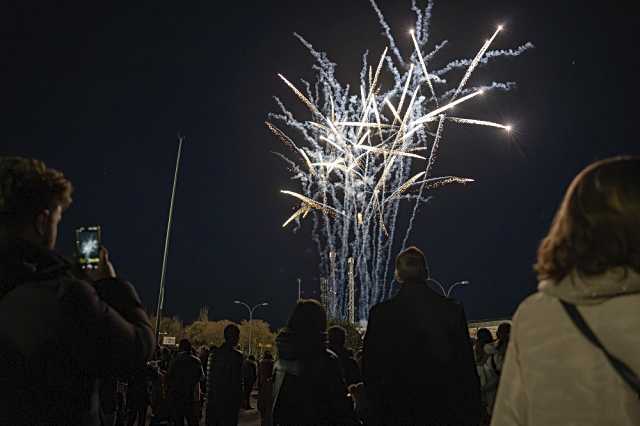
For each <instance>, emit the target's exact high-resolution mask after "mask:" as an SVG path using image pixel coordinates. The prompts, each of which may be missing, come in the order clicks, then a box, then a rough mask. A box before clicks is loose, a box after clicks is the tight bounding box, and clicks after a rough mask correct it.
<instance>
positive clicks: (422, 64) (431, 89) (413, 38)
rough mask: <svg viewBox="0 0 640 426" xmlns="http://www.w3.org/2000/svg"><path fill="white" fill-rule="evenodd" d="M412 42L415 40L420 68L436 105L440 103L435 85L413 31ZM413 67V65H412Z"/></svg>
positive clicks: (414, 45)
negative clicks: (434, 88)
mask: <svg viewBox="0 0 640 426" xmlns="http://www.w3.org/2000/svg"><path fill="white" fill-rule="evenodd" d="M411 40H413V47H415V49H416V53H417V54H418V59H420V66H421V67H422V73H423V74H424V78H425V79H426V80H427V85H428V86H429V90H430V91H431V96H432V97H433V99H435V100H436V105H437V102H438V98H437V97H436V92H435V91H434V90H433V84H431V79H430V78H429V73H428V72H427V66H426V65H425V63H424V58H423V57H422V52H420V46H419V45H418V40H416V36H415V34H414V33H413V31H411ZM412 66H413V65H412Z"/></svg>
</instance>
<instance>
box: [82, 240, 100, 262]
mask: <svg viewBox="0 0 640 426" xmlns="http://www.w3.org/2000/svg"><path fill="white" fill-rule="evenodd" d="M97 248H98V240H96V239H93V238H92V239H90V240H86V241H83V242H82V245H81V246H80V252H81V253H82V255H83V256H84V257H85V258H88V257H89V256H90V255H91V253H93V252H94V251H95V250H96V249H97Z"/></svg>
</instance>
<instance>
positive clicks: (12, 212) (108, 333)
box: [0, 157, 155, 426]
mask: <svg viewBox="0 0 640 426" xmlns="http://www.w3.org/2000/svg"><path fill="white" fill-rule="evenodd" d="M71 192H72V186H71V183H70V182H69V181H68V180H67V179H66V178H65V177H64V176H63V174H62V173H60V172H58V171H56V170H53V169H49V168H47V167H46V166H45V165H44V163H42V162H41V161H37V160H30V159H25V158H18V157H0V394H1V396H0V424H2V425H12V426H19V425H54V424H55V425H81V426H82V425H90V426H98V425H100V418H99V416H100V404H99V385H100V378H109V377H113V376H124V375H128V374H130V373H131V372H132V371H134V370H135V369H136V368H138V367H140V366H143V365H144V364H145V362H146V361H147V360H148V359H149V357H150V356H151V354H152V352H153V348H154V346H155V343H154V338H153V332H152V330H151V324H150V323H149V318H148V317H147V315H146V314H145V312H144V310H143V308H142V305H141V303H140V299H139V298H138V295H137V294H136V291H135V289H134V288H133V286H131V284H129V283H127V282H125V281H122V280H120V279H118V278H116V275H115V270H114V268H113V266H112V265H111V263H110V262H109V259H108V257H107V253H106V250H104V249H103V250H102V251H101V255H100V264H99V265H98V267H97V268H96V269H94V270H91V271H84V272H83V273H78V272H76V271H75V270H74V268H73V265H72V264H71V263H70V262H69V261H67V260H66V259H64V258H63V257H61V256H60V255H59V254H57V253H56V252H54V247H55V244H56V239H57V234H58V224H59V222H60V219H61V217H62V212H63V211H64V210H65V208H66V207H68V206H69V205H70V204H71ZM81 276H82V278H79V277H81Z"/></svg>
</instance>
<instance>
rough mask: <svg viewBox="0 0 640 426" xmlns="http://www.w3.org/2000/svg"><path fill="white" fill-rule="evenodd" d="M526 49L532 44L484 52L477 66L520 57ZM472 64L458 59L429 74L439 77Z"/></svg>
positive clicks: (530, 47) (469, 61)
mask: <svg viewBox="0 0 640 426" xmlns="http://www.w3.org/2000/svg"><path fill="white" fill-rule="evenodd" d="M528 49H533V44H532V43H525V44H523V45H522V46H519V47H517V48H516V49H500V50H490V51H488V52H485V54H484V55H483V56H482V58H480V60H479V63H478V65H479V64H486V63H488V62H489V60H490V59H493V58H498V57H500V56H520V55H521V54H522V53H524V52H525V50H528ZM438 50H439V49H438ZM472 62H473V60H469V59H458V60H455V61H452V62H449V63H448V64H447V65H446V66H444V67H443V68H440V69H439V70H436V71H434V72H432V73H431V74H432V75H436V76H439V77H440V76H442V75H444V74H446V73H448V72H450V71H453V70H455V69H458V68H464V67H468V66H469V65H471V63H472Z"/></svg>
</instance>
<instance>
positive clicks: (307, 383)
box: [273, 300, 357, 426]
mask: <svg viewBox="0 0 640 426" xmlns="http://www.w3.org/2000/svg"><path fill="white" fill-rule="evenodd" d="M326 331H327V314H326V312H325V310H324V308H323V307H322V305H320V303H318V302H317V301H315V300H300V301H298V303H297V304H296V306H295V308H294V310H293V313H292V314H291V317H290V318H289V321H288V323H287V327H286V328H285V329H284V330H283V331H282V332H281V333H280V334H279V335H278V338H277V339H276V345H277V346H278V355H279V359H278V361H277V362H276V364H275V381H274V390H273V393H274V404H273V424H274V425H275V426H278V425H282V426H284V425H287V426H289V425H291V426H293V425H352V424H356V423H357V421H356V418H355V415H354V412H353V405H352V402H351V400H350V398H349V396H348V395H347V393H348V392H347V387H346V384H345V381H344V378H343V377H342V371H341V369H340V362H339V361H338V358H337V357H336V356H335V354H333V353H332V352H330V351H329V350H327V333H326Z"/></svg>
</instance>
